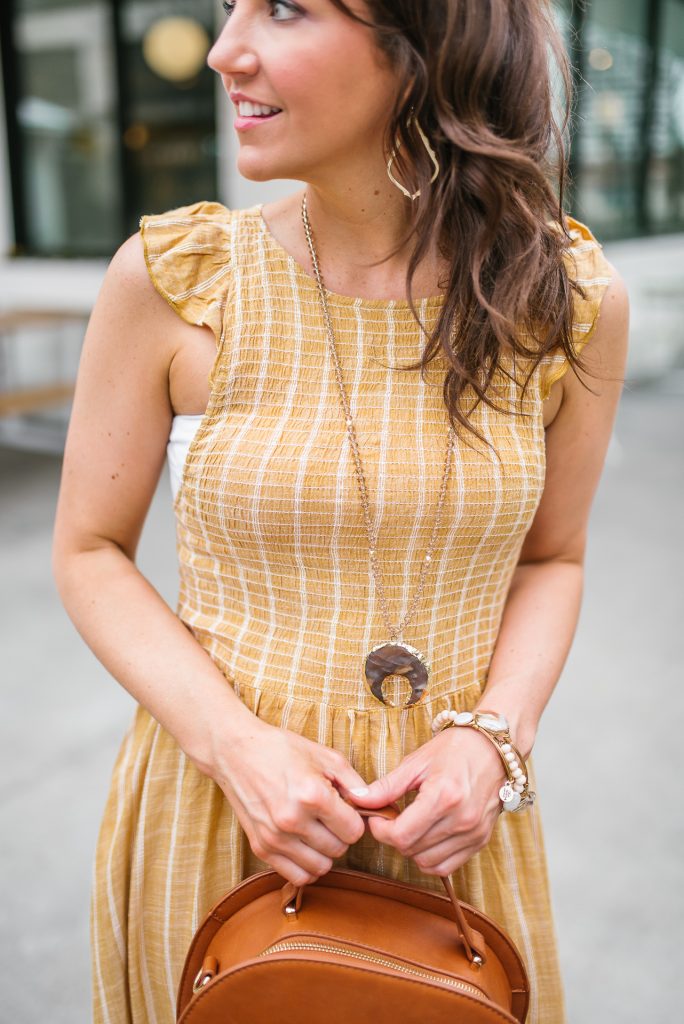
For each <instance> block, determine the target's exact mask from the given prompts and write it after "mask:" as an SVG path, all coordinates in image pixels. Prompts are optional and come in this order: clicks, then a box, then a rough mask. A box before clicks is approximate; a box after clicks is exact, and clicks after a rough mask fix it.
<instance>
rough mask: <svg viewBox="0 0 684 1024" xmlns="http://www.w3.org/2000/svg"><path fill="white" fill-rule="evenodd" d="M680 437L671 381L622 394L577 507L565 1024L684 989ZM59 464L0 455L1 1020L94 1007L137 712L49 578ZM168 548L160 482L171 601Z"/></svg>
mask: <svg viewBox="0 0 684 1024" xmlns="http://www.w3.org/2000/svg"><path fill="white" fill-rule="evenodd" d="M683 441H684V399H683V398H682V396H681V395H677V394H667V393H665V392H663V391H661V392H657V391H646V390H641V391H633V392H629V391H627V392H626V393H625V395H624V398H623V401H622V405H621V408H620V412H619V417H618V423H617V428H616V433H615V437H614V440H613V443H612V445H611V450H610V456H609V461H608V465H607V467H606V470H605V473H604V477H603V480H602V483H601V486H600V489H599V493H598V495H597V498H596V501H595V505H594V510H593V515H592V522H591V531H590V542H589V551H588V557H587V574H586V589H585V599H584V606H583V610H582V616H581V620H580V624H579V628H578V633H577V637H576V640H575V645H574V648H573V651H572V653H571V655H570V658H569V660H568V663H567V666H566V668H565V671H564V673H563V678H562V680H561V682H560V684H559V687H558V689H557V692H556V694H555V695H554V698H553V700H552V702H551V705H550V706H549V708H548V710H547V712H546V714H545V716H544V720H543V723H542V728H541V733H540V736H539V739H538V742H537V746H536V749H535V759H536V769H537V776H538V783H539V784H538V791H539V794H540V805H541V807H542V809H543V815H544V819H543V820H544V824H545V834H546V844H547V851H548V856H549V865H550V873H551V880H552V888H553V896H554V903H555V907H556V922H557V930H558V935H559V942H560V948H561V955H562V960H563V967H564V974H565V980H566V988H567V997H568V1006H569V1010H570V1022H571V1024H612V1022H616V1024H617V1022H619V1024H637V1022H638V1024H643V1022H644V1021H647V1022H648V1024H671V1022H672V1021H673V1020H676V1019H678V1018H679V1016H680V1014H681V1006H682V1001H683V1000H684V983H683V980H682V971H681V956H680V954H679V953H678V952H673V948H674V947H675V943H676V942H679V943H681V939H682V935H683V934H684V931H683V928H682V924H683V918H684V901H683V899H682V895H681V893H682V892H683V891H684V868H683V865H682V850H683V849H684V842H683V840H684V826H683V818H682V813H681V802H682V801H681V782H680V779H681V778H682V758H681V750H680V737H681V722H682V710H683V709H682V704H683V699H682V693H683V691H684V687H683V686H682V682H683V681H684V680H683V679H682V675H683V673H682V664H683V662H684V659H683V657H682V626H681V623H682V612H683V610H684V599H683V596H682V589H683V587H682V580H684V548H683V545H682V539H681V534H682V524H683V523H684V454H683V450H682V449H683ZM59 470H60V466H59V461H58V460H57V459H55V458H53V457H50V456H40V455H30V454H27V453H15V452H10V451H7V450H0V521H1V522H2V527H1V531H0V560H1V561H0V564H1V565H2V573H1V577H0V601H1V602H2V620H1V621H2V627H1V629H2V652H3V657H2V716H1V719H0V751H1V752H2V753H1V757H2V765H3V770H2V772H1V773H0V814H1V817H2V820H1V823H0V907H1V908H2V910H1V911H0V920H1V923H0V986H1V991H2V993H3V998H2V1009H0V1021H1V1022H4V1021H7V1022H8V1024H9V1022H10V1021H11V1022H12V1024H35V1022H37V1021H43V1020H49V1022H50V1024H78V1022H85V1021H88V1020H89V1019H90V994H89V988H90V977H89V972H90V965H89V956H88V901H89V886H90V869H91V863H92V855H93V850H94V846H95V841H96V837H97V829H98V826H99V820H100V816H101V813H102V809H103V805H104V800H105V796H106V793H107V788H108V782H109V774H110V772H111V768H112V764H113V761H114V758H115V756H116V752H117V749H118V745H119V743H120V740H121V737H122V735H123V732H124V730H125V728H126V726H127V724H128V721H129V719H130V717H131V714H132V712H133V707H134V705H133V701H132V700H131V698H130V697H129V696H128V695H127V694H126V693H125V692H124V691H123V690H122V689H121V688H120V687H119V686H118V685H117V684H116V683H115V682H114V681H113V680H112V679H111V678H110V677H109V676H108V675H107V673H106V672H105V671H104V669H103V668H102V667H101V666H100V665H99V663H98V662H97V661H96V659H95V658H94V657H93V655H92V654H91V653H90V652H89V651H88V649H87V648H86V647H85V645H84V644H83V642H82V641H81V640H80V638H79V637H78V636H77V634H76V632H75V630H74V629H73V627H72V626H71V624H70V622H69V621H68V619H67V616H66V614H65V613H64V611H63V610H62V608H61V605H60V603H59V600H58V598H57V596H56V593H55V589H54V585H53V583H52V580H51V574H50V568H49V553H50V541H51V528H52V519H53V514H54V505H55V499H56V494H57V486H58V480H59ZM174 554H175V553H174V535H173V519H172V513H171V500H170V493H169V489H168V482H167V480H166V478H164V479H163V480H162V482H161V485H160V488H159V493H158V494H157V496H156V498H155V501H154V504H153V507H152V509H151V512H150V516H149V519H148V523H147V526H146V529H145V533H144V537H143V541H142V544H141V551H140V559H139V564H140V566H141V569H142V571H143V572H145V573H146V575H148V576H149V577H150V579H151V580H152V581H153V583H154V584H155V585H156V586H157V587H158V589H159V590H160V591H161V592H162V594H163V595H164V596H165V597H166V599H167V600H168V601H169V602H170V603H172V604H173V602H174V600H175V586H176V583H175V580H176V575H175V566H174ZM675 723H680V728H679V731H676V727H675ZM644 964H645V969H644ZM113 1024H117V1022H113ZM274 1024H277V1022H274ZM549 1024H552V1022H549Z"/></svg>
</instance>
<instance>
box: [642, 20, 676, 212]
mask: <svg viewBox="0 0 684 1024" xmlns="http://www.w3.org/2000/svg"><path fill="white" fill-rule="evenodd" d="M659 28H660V33H659V34H660V46H659V52H658V85H657V88H656V92H655V100H654V115H653V128H652V132H651V167H650V175H649V182H648V211H649V216H650V223H651V227H652V228H653V229H655V230H657V231H681V230H682V227H684V0H665V3H664V8H663V11H662V14H661V18H660V25H659Z"/></svg>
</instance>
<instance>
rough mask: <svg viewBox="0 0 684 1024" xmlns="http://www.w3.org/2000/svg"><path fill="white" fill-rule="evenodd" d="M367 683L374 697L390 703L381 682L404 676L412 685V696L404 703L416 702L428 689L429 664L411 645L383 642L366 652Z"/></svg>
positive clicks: (405, 705) (409, 704)
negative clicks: (389, 678) (393, 676)
mask: <svg viewBox="0 0 684 1024" xmlns="http://www.w3.org/2000/svg"><path fill="white" fill-rule="evenodd" d="M365 672H366V682H367V683H368V685H369V687H370V691H371V693H372V694H373V696H374V697H377V699H378V700H379V701H381V702H382V703H383V704H388V705H389V706H391V702H390V701H388V700H386V698H385V695H384V693H383V689H382V687H383V683H384V682H385V679H387V677H388V676H392V675H398V676H406V678H407V680H408V681H409V683H410V684H411V696H410V697H409V699H408V700H407V701H406V703H405V704H404V707H407V708H408V707H410V706H411V705H412V704H417V703H418V701H419V700H420V699H421V697H422V696H423V694H424V693H425V691H426V690H427V684H428V678H429V676H430V663H429V662H428V660H427V658H426V657H425V655H424V654H423V653H422V652H421V651H419V650H417V648H415V647H412V646H411V645H410V644H404V643H392V642H386V643H382V644H377V645H376V646H375V647H374V648H373V649H372V650H371V651H370V652H369V654H368V655H367V657H366V664H365Z"/></svg>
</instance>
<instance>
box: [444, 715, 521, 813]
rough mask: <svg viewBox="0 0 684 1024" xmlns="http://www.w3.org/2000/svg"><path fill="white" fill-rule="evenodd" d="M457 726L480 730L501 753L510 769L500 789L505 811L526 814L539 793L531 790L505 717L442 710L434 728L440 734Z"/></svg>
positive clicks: (507, 769)
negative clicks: (524, 811)
mask: <svg viewBox="0 0 684 1024" xmlns="http://www.w3.org/2000/svg"><path fill="white" fill-rule="evenodd" d="M454 725H455V726H467V727H468V728H471V729H477V731H478V732H480V733H482V735H483V736H486V737H487V739H488V740H489V741H490V743H492V744H493V745H494V746H495V747H496V749H497V750H498V752H499V756H500V757H501V760H502V762H503V766H504V768H505V769H506V782H505V783H504V784H503V786H502V787H501V789H500V790H499V799H500V800H501V801H502V803H503V809H504V811H522V810H523V809H524V808H525V807H529V806H530V804H532V803H534V799H535V794H534V793H533V792H532V791H531V789H530V788H529V784H528V779H527V765H526V764H525V761H524V758H523V756H522V754H521V753H520V751H519V750H517V749H516V747H514V746H513V741H512V740H511V734H510V731H509V726H508V721H507V719H506V718H505V716H504V715H500V714H498V713H497V712H496V711H450V710H447V711H440V713H439V714H438V715H437V716H436V718H435V719H434V720H433V722H432V727H431V728H432V732H433V733H434V734H437V733H438V732H440V731H441V730H442V729H446V728H448V727H449V726H454Z"/></svg>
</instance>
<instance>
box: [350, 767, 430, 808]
mask: <svg viewBox="0 0 684 1024" xmlns="http://www.w3.org/2000/svg"><path fill="white" fill-rule="evenodd" d="M417 785H418V780H417V779H416V769H415V767H414V765H413V764H412V763H411V762H408V761H402V762H401V764H400V765H399V766H398V767H397V768H395V769H394V770H393V771H391V772H388V773H387V775H383V776H382V777H381V778H379V779H376V780H375V782H372V783H371V785H370V786H369V787H368V792H367V793H365V794H363V795H360V794H358V795H357V794H356V793H355V794H353V796H354V801H355V803H357V804H359V806H361V807H384V806H385V805H386V804H393V803H394V802H395V801H396V800H399V799H400V797H402V796H404V795H405V794H406V793H408V791H409V790H410V789H416V788H417Z"/></svg>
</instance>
